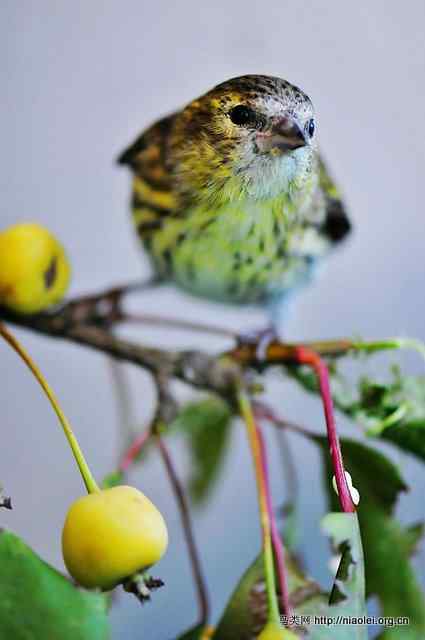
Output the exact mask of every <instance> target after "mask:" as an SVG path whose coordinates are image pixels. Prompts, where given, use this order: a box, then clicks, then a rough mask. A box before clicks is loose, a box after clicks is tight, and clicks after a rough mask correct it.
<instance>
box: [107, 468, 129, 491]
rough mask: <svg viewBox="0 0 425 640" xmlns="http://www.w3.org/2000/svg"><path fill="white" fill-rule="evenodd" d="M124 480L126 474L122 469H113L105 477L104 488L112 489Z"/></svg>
mask: <svg viewBox="0 0 425 640" xmlns="http://www.w3.org/2000/svg"><path fill="white" fill-rule="evenodd" d="M123 481H124V474H123V473H122V471H111V473H108V475H107V476H105V477H104V478H103V481H102V489H111V488H112V487H117V486H118V485H120V484H122V483H123Z"/></svg>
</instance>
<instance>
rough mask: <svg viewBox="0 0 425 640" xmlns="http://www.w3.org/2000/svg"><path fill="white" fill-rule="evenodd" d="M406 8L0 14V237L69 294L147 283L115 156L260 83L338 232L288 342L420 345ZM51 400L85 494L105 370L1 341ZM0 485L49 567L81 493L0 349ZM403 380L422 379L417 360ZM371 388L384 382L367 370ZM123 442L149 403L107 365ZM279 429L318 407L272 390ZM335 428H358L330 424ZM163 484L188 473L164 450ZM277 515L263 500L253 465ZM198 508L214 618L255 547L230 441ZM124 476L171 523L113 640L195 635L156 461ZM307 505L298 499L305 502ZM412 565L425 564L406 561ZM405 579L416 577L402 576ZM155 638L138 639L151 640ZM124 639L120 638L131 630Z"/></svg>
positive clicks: (310, 532) (412, 66)
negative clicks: (312, 161) (150, 588)
mask: <svg viewBox="0 0 425 640" xmlns="http://www.w3.org/2000/svg"><path fill="white" fill-rule="evenodd" d="M424 28H425V3H424V2H423V0H417V1H413V0H412V1H411V2H409V3H407V4H406V3H400V2H395V1H390V2H389V1H388V0H387V1H384V0H373V1H372V2H370V1H366V0H362V1H360V2H356V3H355V6H354V5H353V4H351V6H349V3H341V2H339V1H337V0H332V1H330V0H326V1H325V0H320V1H318V2H312V1H309V2H303V3H295V2H287V1H285V0H279V1H277V0H276V1H275V0H273V1H272V2H268V3H259V2H257V3H254V2H242V1H241V0H234V1H233V2H224V1H223V0H218V1H216V2H213V3H212V2H210V3H199V2H193V1H187V2H180V3H171V2H165V1H164V0H156V1H155V2H149V3H148V2H140V1H139V2H136V1H130V0H125V1H122V2H113V1H111V0H104V1H102V2H100V0H97V1H94V2H84V1H83V0H76V1H74V2H56V1H53V0H50V1H49V0H39V1H38V2H34V1H23V0H2V2H1V6H0V47H1V74H2V75H1V87H2V98H1V101H0V129H1V136H0V139H1V145H0V154H1V172H0V192H1V194H2V196H1V197H2V205H1V214H0V216H1V226H2V227H4V226H6V225H9V224H12V223H14V222H16V221H18V220H23V219H27V220H28V219H31V220H38V221H39V222H41V223H44V224H46V225H47V226H48V227H50V228H51V229H52V230H53V231H54V232H55V233H56V234H57V235H58V236H59V237H60V238H61V239H62V241H63V242H64V243H65V245H66V247H67V250H68V252H69V256H70V258H71V261H72V265H73V283H72V293H74V294H75V293H78V292H83V291H89V290H93V289H96V288H100V287H105V286H107V285H110V284H112V283H116V282H122V281H126V280H135V279H138V278H139V277H140V276H141V275H143V274H146V269H147V267H146V261H145V260H144V258H143V257H141V254H140V251H139V248H138V245H137V242H136V241H135V238H134V237H133V232H132V228H131V224H130V219H129V214H128V209H127V202H128V198H129V187H130V182H129V176H128V175H127V173H126V171H123V170H120V169H118V167H116V166H115V165H114V158H115V157H116V156H117V154H118V153H119V152H120V151H121V150H122V149H123V147H124V146H125V145H127V143H129V142H130V141H132V140H133V138H134V137H135V135H136V134H138V133H139V132H140V131H141V129H142V128H143V127H145V126H146V125H148V124H149V123H151V121H152V120H154V119H156V118H157V117H158V116H161V115H163V114H165V113H167V112H168V111H171V110H173V109H175V108H176V107H178V106H180V105H183V104H184V103H185V102H187V101H189V100H190V99H192V98H194V97H195V96H197V95H199V94H200V93H202V92H204V91H205V90H207V89H208V88H210V87H211V86H213V85H214V84H216V83H218V82H220V81H222V80H224V79H226V78H229V77H231V76H235V75H239V74H243V73H265V74H273V75H279V76H282V77H284V78H286V79H289V80H290V81H292V82H294V83H296V84H298V85H299V86H301V87H302V88H303V89H304V90H305V91H306V92H307V93H308V94H309V95H310V96H311V97H312V99H313V102H314V104H315V107H316V110H317V113H318V123H319V135H320V143H321V147H322V149H323V150H324V154H325V156H326V158H327V160H328V163H329V164H330V166H331V167H332V168H333V170H334V173H335V174H336V176H337V179H338V181H339V183H340V184H341V185H342V187H343V191H344V193H345V196H346V200H347V203H348V205H349V208H350V211H351V215H352V217H353V219H354V223H355V234H353V236H352V239H351V241H350V242H349V243H348V244H347V245H346V246H345V247H344V248H343V249H342V250H341V251H340V252H338V253H337V254H336V255H334V256H333V257H332V259H331V260H330V261H329V262H328V265H327V268H326V270H325V272H324V273H323V274H322V275H321V277H320V279H319V280H318V281H317V283H316V284H315V286H314V287H312V288H310V289H309V290H308V291H305V292H304V293H303V294H302V295H301V296H300V297H299V300H298V304H297V306H296V308H295V309H294V311H293V313H292V315H291V317H290V321H289V324H288V327H287V335H288V337H290V338H294V339H295V338H298V339H309V338H316V337H321V338H326V337H335V336H345V335H348V336H350V335H354V334H359V335H362V336H365V337H378V336H391V335H394V334H405V335H411V336H416V337H418V338H422V339H424V338H425V329H424V322H423V317H424V302H423V277H424V273H423V247H424V221H423V215H424V214H423V210H424V205H423V189H424V179H423V176H424V171H425V155H424V145H423V141H424V131H423V127H424V126H425V125H424V112H425V82H424V78H425V73H424V72H425V51H424V37H423V34H424ZM131 304H132V307H133V308H135V309H139V310H143V309H145V310H146V311H149V312H154V311H161V312H166V311H167V309H170V311H172V312H173V313H176V314H177V313H178V314H179V315H181V316H184V317H192V318H198V317H200V316H202V318H203V319H204V320H209V321H214V322H219V323H222V324H224V325H226V326H238V327H245V328H249V327H252V326H258V325H259V324H261V321H262V316H261V314H260V313H248V312H246V311H245V312H240V311H236V310H233V309H224V308H223V307H220V306H216V305H208V304H205V303H202V304H201V303H198V302H196V301H194V300H193V299H189V298H187V297H183V296H182V295H181V294H178V293H176V292H175V291H173V290H171V289H168V290H167V289H164V290H161V291H160V292H158V293H154V294H149V295H146V296H144V297H139V298H134V299H133V301H132V303H131ZM132 333H133V335H134V336H138V337H140V339H143V340H145V341H146V342H148V341H150V342H152V343H154V342H157V343H164V344H165V343H167V344H170V345H173V344H174V345H178V346H203V347H205V348H210V349H214V348H221V347H222V346H226V345H222V344H221V343H213V342H211V341H209V342H207V343H206V342H205V339H203V338H202V337H201V336H198V335H182V334H178V335H176V334H175V335H174V336H171V335H169V334H167V335H165V334H164V333H162V334H160V333H159V332H157V333H154V332H153V331H150V330H149V329H143V330H142V329H140V330H133V331H132ZM18 334H19V337H20V338H21V339H22V340H23V342H24V344H25V345H26V346H27V347H28V349H29V350H30V352H31V353H32V355H33V356H34V357H35V359H36V360H37V361H38V363H39V364H40V366H41V368H42V369H43V371H44V372H45V374H46V375H47V377H48V379H49V381H50V382H51V384H52V385H53V386H54V388H55V390H56V391H57V393H58V395H59V397H60V399H61V401H62V403H63V407H64V409H65V411H66V413H67V414H68V416H69V418H70V419H71V421H72V423H73V425H74V427H75V431H76V433H77V435H78V437H79V438H80V441H81V445H82V447H83V449H84V451H85V452H86V454H87V457H88V459H89V461H90V463H91V465H92V467H93V470H94V472H95V474H96V475H97V477H98V478H101V477H102V476H103V475H104V474H105V473H106V472H108V471H109V470H111V469H112V468H113V467H114V465H115V463H116V460H117V452H118V448H117V443H118V441H119V436H118V433H119V422H120V417H119V411H118V404H117V401H116V396H115V394H114V393H113V390H112V387H111V367H110V363H108V361H107V360H106V359H105V358H104V357H102V356H101V355H99V354H96V353H92V352H90V351H88V350H85V349H83V348H79V347H77V346H73V345H70V344H65V343H62V342H55V341H53V340H49V339H45V338H41V337H37V336H35V335H32V334H31V333H24V332H20V331H19V332H18ZM0 356H1V361H0V380H1V385H0V403H1V407H2V411H1V433H2V438H1V445H2V446H1V453H0V480H1V482H2V484H3V485H4V486H5V487H6V488H7V491H8V492H9V493H10V494H11V495H12V496H13V502H14V505H15V509H14V511H13V512H5V511H1V512H0V526H6V527H10V528H13V529H14V530H15V531H17V532H18V533H19V534H20V535H22V536H23V537H24V538H25V539H26V540H27V541H28V542H29V543H30V544H31V545H32V546H33V547H34V548H35V549H36V550H37V551H38V552H39V553H40V554H41V555H42V556H43V557H44V558H46V559H47V560H48V561H50V562H52V563H54V564H55V565H56V566H57V567H59V568H62V567H63V565H62V559H61V552H60V531H61V527H62V523H63V519H64V515H65V512H66V509H67V506H68V505H69V504H70V502H71V501H72V500H74V499H75V498H76V497H77V496H78V495H80V494H81V493H82V491H83V487H82V484H81V480H80V478H79V475H78V473H77V472H76V469H75V465H74V463H73V460H72V458H71V455H70V452H69V450H68V448H67V446H66V444H65V440H64V438H63V435H62V434H61V432H60V430H59V429H58V425H57V422H56V419H55V417H54V416H53V414H52V411H51V409H50V407H49V405H48V404H47V402H46V400H45V399H44V397H42V396H41V394H40V391H39V389H38V387H37V386H36V384H35V383H34V381H33V380H32V379H31V377H30V376H29V375H28V374H27V373H26V371H25V370H24V368H23V365H22V364H21V363H20V362H19V361H18V360H17V359H16V357H15V356H14V355H13V354H12V353H11V352H10V351H9V350H8V349H7V348H6V347H5V346H4V345H0ZM403 363H404V365H405V366H406V368H408V369H409V370H410V371H411V372H412V373H418V372H419V371H420V370H421V366H422V365H421V363H420V362H419V359H418V358H417V357H415V356H406V357H405V358H403ZM373 366H374V367H375V371H376V372H379V371H382V372H384V371H386V370H387V363H386V361H385V362H384V361H383V360H382V359H377V360H376V361H375V364H374V365H373ZM121 373H124V375H126V376H127V377H128V379H129V384H130V386H131V390H132V395H133V405H134V413H135V415H136V418H135V421H136V423H137V424H138V425H139V426H140V425H142V424H143V420H144V419H146V417H147V416H148V414H149V411H150V407H151V387H150V384H149V379H148V377H147V376H146V375H145V374H144V373H140V372H139V371H135V370H134V369H132V368H130V367H129V368H126V369H125V371H121ZM271 395H272V397H273V399H274V401H275V403H276V405H277V406H280V407H281V410H282V411H284V413H285V415H286V416H289V417H291V418H292V419H294V420H299V421H301V422H302V423H303V424H305V425H307V426H309V427H311V428H315V429H317V430H321V429H323V428H324V426H323V419H322V414H321V410H320V406H319V404H318V403H317V402H316V401H315V400H314V399H311V398H305V396H303V395H302V394H300V393H298V392H297V390H296V389H294V388H293V387H292V386H290V385H289V384H287V385H285V386H282V385H281V384H280V383H279V381H278V380H277V379H274V380H272V381H271ZM341 428H342V430H343V431H346V432H349V433H350V434H352V435H353V434H354V435H355V434H356V427H353V426H351V427H349V426H348V425H346V424H344V423H343V422H342V421H341ZM292 444H293V448H294V450H295V452H296V456H297V459H298V460H299V462H300V470H301V477H300V484H301V489H300V491H301V494H300V502H301V508H302V528H301V534H302V540H301V542H302V549H303V552H304V554H305V559H306V566H307V568H308V570H309V572H310V573H313V574H314V575H315V576H316V577H317V578H319V579H321V580H322V582H323V583H324V584H328V583H329V580H330V574H329V573H328V569H327V567H326V562H327V559H326V552H327V543H326V541H324V540H323V539H321V536H320V534H319V531H318V521H319V519H320V516H321V515H322V513H323V510H324V508H325V504H324V500H323V497H322V495H321V492H320V488H319V484H318V482H319V477H320V466H319V459H318V456H317V453H316V451H315V449H314V448H312V447H311V445H308V444H306V443H305V442H304V441H300V439H292ZM170 446H172V447H173V448H174V449H175V451H176V456H177V458H176V460H177V464H178V467H179V471H180V473H181V475H182V476H183V477H186V476H187V457H186V455H185V452H184V448H183V447H182V446H181V443H180V442H179V440H178V439H174V440H173V442H172V443H170ZM392 457H393V459H394V460H395V461H396V462H397V463H398V464H400V465H401V466H402V470H403V473H404V475H405V476H406V478H407V480H408V482H409V483H410V484H411V487H412V488H411V491H410V493H409V494H407V495H406V496H404V497H403V498H402V500H401V503H400V507H399V513H400V517H401V518H402V519H403V520H404V521H406V522H412V521H414V520H417V519H419V518H421V517H422V516H423V509H422V508H421V505H423V495H424V492H425V480H424V474H423V473H421V469H420V467H419V465H418V464H417V463H416V462H415V461H414V460H413V459H412V458H409V457H407V456H401V455H400V454H398V453H394V452H392ZM272 463H273V464H274V472H273V477H272V480H273V490H274V496H275V501H276V502H279V501H280V500H281V499H282V498H283V497H284V494H283V493H282V482H281V471H280V470H279V468H278V467H279V458H278V457H277V456H273V458H272ZM224 478H225V479H224V480H223V481H221V482H220V484H219V486H218V489H217V490H216V491H215V493H214V495H213V498H212V500H211V502H210V504H209V506H208V508H206V509H204V510H202V511H200V512H198V513H197V514H196V518H195V526H196V534H197V538H198V540H199V543H200V547H201V550H202V555H203V562H204V567H205V572H206V575H207V576H208V581H209V586H210V591H211V594H212V600H213V612H214V618H216V617H217V616H218V614H219V613H220V611H221V610H222V607H223V606H224V603H225V602H226V599H227V598H228V596H229V593H230V591H231V590H232V588H233V586H234V585H235V583H236V581H237V579H238V578H239V575H240V574H241V572H242V571H243V570H244V569H245V567H246V566H247V564H248V563H249V562H250V561H251V559H252V558H253V557H254V555H255V554H256V552H257V550H258V545H259V530H258V525H257V520H256V502H255V491H254V482H253V477H252V470H251V468H250V466H249V459H248V450H247V445H246V443H245V438H244V434H243V430H242V428H241V426H240V425H236V427H235V429H234V432H233V446H232V450H231V451H229V454H228V456H227V459H226V468H225V475H224ZM131 481H132V482H133V483H135V484H136V485H137V486H138V487H140V488H141V489H142V490H143V491H144V492H145V493H147V495H149V496H150V497H151V498H152V499H153V500H154V501H155V502H156V504H157V505H158V506H159V507H160V508H161V510H162V512H163V513H164V515H165V516H166V518H167V521H168V523H169V526H170V534H171V542H170V547H169V551H168V553H167V555H166V556H165V558H164V559H163V561H162V562H161V563H160V565H159V566H158V568H157V573H158V574H159V575H161V576H162V577H163V579H164V580H165V581H166V583H167V586H166V588H164V589H163V590H161V591H160V592H158V593H157V594H156V595H155V597H154V600H153V603H152V604H151V605H149V606H146V607H144V608H143V610H141V608H140V606H139V605H138V604H137V602H136V601H135V600H133V598H132V597H130V596H122V597H120V598H119V602H118V604H117V606H116V608H115V609H114V610H113V613H112V622H113V627H114V635H113V637H114V639H116V640H127V639H128V640H130V639H133V638H135V637H145V638H149V639H150V640H166V639H167V638H168V639H169V638H171V637H173V636H174V634H175V633H176V632H177V631H180V630H182V629H183V628H184V627H188V626H189V625H190V624H191V623H192V622H194V620H195V616H196V603H195V598H194V592H193V589H192V586H191V582H190V574H189V570H188V563H187V557H186V555H185V548H184V543H183V540H182V537H181V530H180V526H179V519H178V514H177V512H176V509H175V506H174V502H173V500H172V498H171V495H170V490H169V486H168V483H167V481H166V479H165V478H164V474H163V470H162V467H161V465H160V463H159V460H158V459H157V457H156V456H155V455H151V456H150V457H149V459H148V461H147V462H146V464H145V465H144V466H143V468H141V467H138V468H137V469H136V470H135V471H134V472H133V473H132V475H131ZM313 487H314V488H315V490H314V491H313V490H312V488H313ZM422 559H423V556H422ZM416 564H417V566H418V567H419V568H420V569H422V571H423V562H422V564H421V562H420V557H419V556H418V557H417V559H416ZM153 625H154V626H153ZM136 630H137V631H136Z"/></svg>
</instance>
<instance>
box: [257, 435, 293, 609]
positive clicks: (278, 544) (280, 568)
mask: <svg viewBox="0 0 425 640" xmlns="http://www.w3.org/2000/svg"><path fill="white" fill-rule="evenodd" d="M257 436H258V440H259V443H260V450H261V464H262V467H263V477H264V488H265V493H266V500H267V510H268V513H269V520H270V529H271V538H272V545H273V551H274V555H275V562H276V569H277V575H278V579H279V585H280V591H281V608H282V612H283V613H284V614H285V615H286V616H287V618H290V616H291V615H292V609H291V605H290V603H289V589H288V581H287V579H286V575H287V571H286V566H285V552H284V549H283V544H282V540H281V537H280V534H279V531H278V528H277V524H276V516H275V513H274V510H273V506H272V497H271V491H270V476H269V469H268V462H267V451H266V445H265V442H264V436H263V432H262V429H261V427H260V425H259V424H258V423H257Z"/></svg>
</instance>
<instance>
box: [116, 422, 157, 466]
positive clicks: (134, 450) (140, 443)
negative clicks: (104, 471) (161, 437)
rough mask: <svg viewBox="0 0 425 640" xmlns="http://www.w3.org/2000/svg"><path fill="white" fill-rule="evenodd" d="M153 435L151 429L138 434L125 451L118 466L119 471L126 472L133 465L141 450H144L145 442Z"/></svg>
mask: <svg viewBox="0 0 425 640" xmlns="http://www.w3.org/2000/svg"><path fill="white" fill-rule="evenodd" d="M151 435H152V432H151V430H150V428H149V429H147V430H146V431H144V432H143V433H141V434H140V435H138V436H136V438H135V439H134V440H133V442H132V443H131V445H130V447H129V448H128V449H127V451H126V452H125V454H124V456H123V457H122V460H121V462H120V464H119V466H118V471H120V472H121V473H126V472H127V471H128V469H129V468H130V467H131V465H132V464H133V462H134V461H135V459H136V458H137V457H138V455H139V454H140V452H141V451H142V449H143V447H144V446H145V444H146V443H147V442H148V440H149V439H150V437H151Z"/></svg>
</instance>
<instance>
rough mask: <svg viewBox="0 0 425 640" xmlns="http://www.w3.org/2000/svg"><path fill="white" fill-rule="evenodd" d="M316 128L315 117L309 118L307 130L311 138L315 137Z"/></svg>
mask: <svg viewBox="0 0 425 640" xmlns="http://www.w3.org/2000/svg"><path fill="white" fill-rule="evenodd" d="M315 129H316V125H315V123H314V120H313V118H311V120H309V121H308V123H307V131H308V135H309V136H310V138H312V137H313V135H314V131H315Z"/></svg>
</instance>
